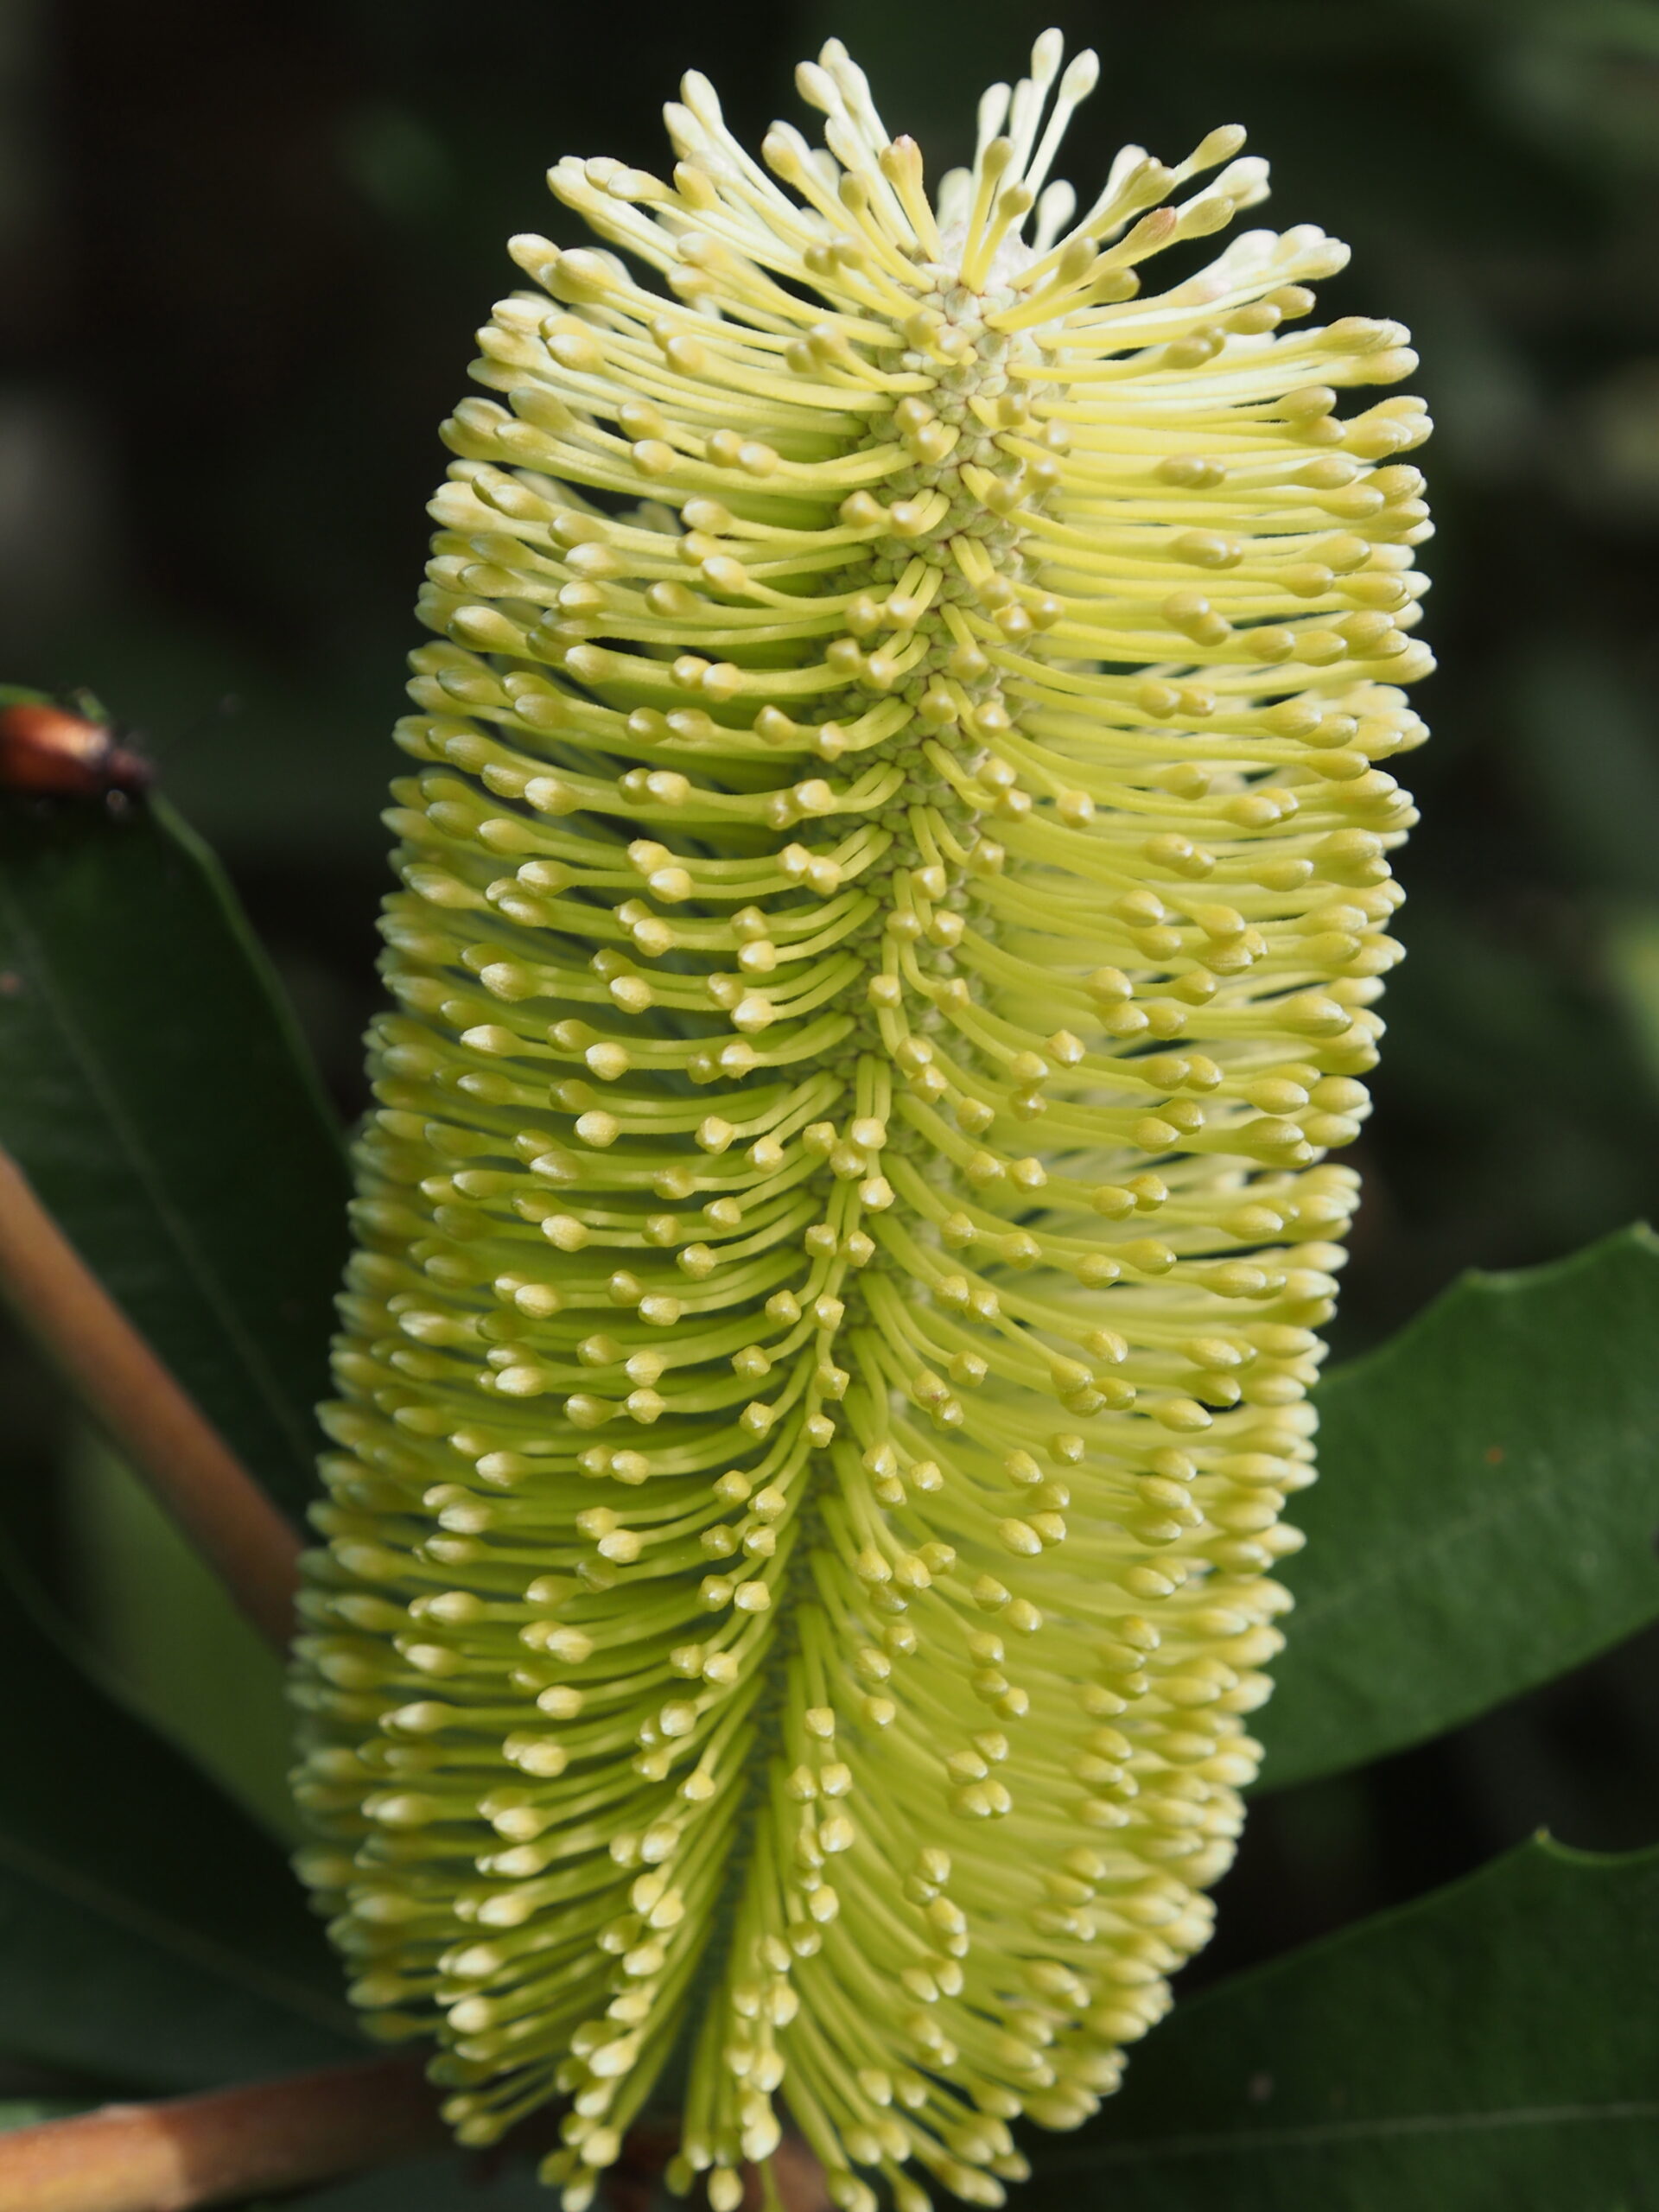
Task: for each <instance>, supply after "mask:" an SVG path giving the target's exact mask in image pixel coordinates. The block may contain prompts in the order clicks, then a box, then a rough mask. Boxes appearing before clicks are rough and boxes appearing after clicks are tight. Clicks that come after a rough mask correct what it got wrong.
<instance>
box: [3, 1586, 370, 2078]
mask: <svg viewBox="0 0 1659 2212" xmlns="http://www.w3.org/2000/svg"><path fill="white" fill-rule="evenodd" d="M0 1667H3V1669H4V1674H5V1679H6V1681H8V1683H10V1685H11V1686H12V1688H11V1694H9V1695H8V1696H7V1697H6V1698H4V1699H3V1700H0V1960H3V1961H4V1966H3V1971H0V2051H3V2052H4V2053H6V2054H7V2055H9V2056H11V2057H13V2058H16V2059H22V2060H26V2061H27V2062H29V2063H30V2064H31V2065H35V2066H40V2067H44V2068H48V2069H54V2070H57V2071H60V2072H62V2073H67V2074H69V2075H77V2076H79V2077H81V2078H84V2079H86V2080H88V2081H92V2082H108V2083H110V2084H111V2085H112V2086H115V2087H118V2088H123V2089H125V2090H132V2091H137V2092H140V2093H143V2094H163V2093H167V2092H171V2091H181V2090H186V2089H191V2088H203V2087H206V2086H208V2085H210V2084H212V2083H214V2082H227V2081H236V2080H240V2079H244V2078H247V2077H251V2076H255V2075H261V2074H269V2073H277V2072H280V2071H282V2070H283V2069H285V2068H289V2067H298V2066H305V2065H316V2064H326V2063H328V2062H329V2061H330V2060H333V2059H346V2058H349V2057H351V2056H353V2055H357V2054H359V2053H360V2051H361V2045H360V2044H359V2043H358V2042H357V2040H356V2038H355V2037H354V2035H353V2031H352V2027H351V2024H350V2019H349V2016H348V2013H347V2009H346V2005H345V2004H344V2002H343V2001H342V1999H340V1997H339V1996H338V1995H337V1994H336V1992H337V1989H338V1974H337V1970H336V1969H335V1968H334V1967H333V1965H332V1964H331V1962H330V1960H329V1958H328V1956H327V1947H326V1945H325V1944H324V1942H323V1940H322V1936H321V1930H320V1929H319V1928H318V1926H317V1923H315V1920H314V1919H313V1918H312V1917H311V1915H310V1913H309V1911H308V1909H307V1907H306V1904H305V1902H304V1900H303V1897H302V1894H301V1891H300V1890H299V1887H298V1885H297V1884H296V1882H295V1880H294V1878H293V1877H292V1875H291V1874H290V1873H289V1869H288V1867H287V1866H286V1865H285V1863H284V1861H283V1854H282V1852H281V1851H280V1849H279V1848H278V1847H277V1845H276V1844H274V1843H273V1842H271V1841H270V1839H269V1838H268V1837H266V1836H265V1835H264V1834H262V1833H261V1831H260V1830H259V1829H258V1828H257V1827H255V1826H254V1825H253V1823H252V1822H251V1821H250V1820H249V1819H248V1818H247V1817H246V1816H245V1815H244V1814H243V1813H241V1812H240V1811H238V1809H237V1808H236V1807H235V1806H233V1805H232V1804H231V1803H230V1802H229V1801H228V1800H227V1799H226V1798H225V1797H222V1796H220V1795H219V1791H218V1790H217V1789H214V1788H213V1786H212V1784H211V1783H207V1781H205V1780H204V1779H203V1778H202V1777H201V1776H200V1775H199V1774H198V1773H197V1772H196V1770H195V1769H194V1767H192V1766H191V1765H190V1764H188V1762H187V1761H186V1760H185V1759H184V1758H181V1756H180V1754H179V1753H178V1752H176V1751H174V1750H173V1748H172V1747H171V1745H168V1743H167V1742H166V1741H165V1740H164V1739H163V1738H161V1737H160V1736H157V1735H156V1733H155V1732H153V1731H152V1730H150V1729H149V1727H147V1726H145V1725H144V1724H143V1722H142V1721H140V1720H137V1719H134V1718H133V1716H132V1715H131V1714H130V1713H127V1712H126V1711H125V1710H124V1709H123V1707H121V1706H120V1705H119V1704H118V1702H117V1701H116V1700H115V1698H114V1697H112V1696H111V1695H109V1694H105V1691H104V1690H102V1689H101V1688H99V1687H98V1685H97V1684H96V1683H95V1681H93V1680H92V1677H91V1676H90V1675H89V1674H88V1673H86V1671H84V1670H83V1669H81V1668H79V1666H78V1665H77V1664H76V1663H75V1662H74V1660H73V1658H72V1656H70V1653H69V1651H68V1650H67V1648H66V1646H65V1643H64V1642H63V1640H62V1638H61V1637H60V1633H59V1632H58V1631H57V1630H56V1628H55V1624H54V1623H52V1621H51V1620H50V1618H49V1617H47V1616H44V1615H41V1614H39V1613H37V1612H36V1611H35V1600H34V1599H33V1598H32V1596H31V1593H30V1592H29V1587H28V1586H27V1584H25V1583H24V1582H23V1581H22V1580H20V1579H17V1578H16V1577H12V1578H10V1580H9V1586H5V1587H0ZM20 1693H23V1694H20Z"/></svg>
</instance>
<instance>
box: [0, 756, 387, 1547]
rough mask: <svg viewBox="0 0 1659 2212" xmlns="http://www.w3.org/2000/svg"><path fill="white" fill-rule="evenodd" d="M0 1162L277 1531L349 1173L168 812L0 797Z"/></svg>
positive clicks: (300, 1432)
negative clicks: (215, 1440)
mask: <svg viewBox="0 0 1659 2212" xmlns="http://www.w3.org/2000/svg"><path fill="white" fill-rule="evenodd" d="M0 1067H3V1069H4V1071H5V1079H4V1082H3V1084H0V1146H3V1147H5V1149H6V1150H7V1151H9V1152H10V1153H11V1154H12V1155H13V1156H14V1157H15V1158H16V1160H17V1161H18V1162H19V1164H20V1165H21V1166H22V1168H23V1170H24V1172H25V1173H27V1174H28V1176H29V1179H30V1180H31V1182H32V1183H33V1184H34V1185H35V1190H36V1192H38V1194H39V1196H40V1198H41V1202H42V1204H43V1205H46V1207H47V1208H48V1211H50V1212H51V1213H52V1214H53V1215H54V1217H55V1218H56V1219H57V1220H58V1221H59V1223H60V1224H61V1225H62V1227H63V1229H64V1230H65V1232H66V1233H67V1236H69V1237H70V1238H71V1239H72V1240H73V1243H75V1245H76V1246H77V1247H78V1249H79V1251H80V1253H81V1255H82V1256H83V1257H84V1258H85V1259H86V1262H87V1263H88V1265H89V1266H91V1267H92V1268H93V1269H94V1271H95V1272H96V1273H97V1274H98V1275H99V1278H100V1279H101V1280H102V1281H103V1282H104V1283H105V1286H106V1287H108V1288H109V1290H110V1291H111V1293H112V1294H113V1295H114V1296H115V1297H116V1298H117V1299H118V1300H119V1301H120V1302H121V1304H122V1305H123V1306H124V1308H125V1309H126V1311H127V1313H128V1314H129V1315H130V1318H131V1319H132V1320H133V1322H134V1323H135V1324H136V1325H137V1327H138V1328H139V1330H140V1331H141V1332H143V1334H144V1335H145V1336H146V1337H147V1338H149V1341H150V1343H151V1344H153V1345H154V1346H155V1348H156V1351H157V1352H158V1353H159V1354H160V1356H161V1357H162V1359H163V1361H165V1363H167V1364H168V1366H169V1367H170V1368H171V1369H172V1370H173V1372H174V1373H175V1375H176V1376H177V1377H178V1379H179V1380H180V1382H181V1383H182V1384H183V1385H184V1387H185V1388H186V1389H188V1391H189V1392H190V1393H191V1395H193V1396H194V1398H195V1399H196V1400H197V1402H199V1403H200V1406H201V1407H202V1408H203V1410H204V1411H205V1412H206V1413H207V1415H208V1417H209V1419H210V1420H212V1421H213V1422H214V1423H215V1424H216V1425H217V1426H218V1427H219V1430H220V1431H221V1432H222V1433H223V1434H224V1435H225V1437H226V1439H227V1440H228V1441H229V1442H230V1443H231V1445H232V1447H233V1448H234V1449H235V1450H236V1451H237V1452H239V1453H240V1454H241V1456H242V1458H243V1459H245V1461H246V1463H247V1465H249V1466H250V1468H251V1470H252V1471H253V1472H254V1473H255V1474H256V1475H257V1476H258V1477H259V1478H260V1479H261V1480H262V1481H263V1482H264V1484H266V1485H267V1486H268V1488H269V1489H270V1491H271V1492H272V1493H273V1495H274V1496H275V1497H277V1500H278V1502H279V1503H282V1504H283V1506H285V1507H286V1508H287V1509H288V1510H289V1511H290V1512H291V1513H294V1514H295V1515H296V1516H298V1514H299V1513H300V1512H301V1511H302V1510H303V1507H304V1505H305V1503H306V1502H307V1500H308V1498H309V1497H311V1496H312V1495H313V1491H314V1478H313V1473H312V1461H313V1458H314V1455H315V1450H316V1446H317V1439H316V1435H315V1429H314V1426H313V1421H312V1413H311V1408H313V1406H314V1405H315V1403H316V1401H317V1400H318V1398H319V1397H321V1395H322V1393H323V1391H324V1389H325V1388H326V1384H327V1370H326V1364H325V1362H326V1351H327V1341H328V1336H329V1331H330V1327H331V1325H332V1312H331V1301H332V1300H333V1297H334V1291H335V1288H336V1287H337V1285H338V1282H339V1279H340V1268H341V1264H342V1262H343V1258H344V1254H345V1249H346V1224H345V1205H346V1169H345V1165H344V1161H343V1159H342V1155H341V1151H340V1143H339V1141H338V1137H337V1135H336V1133H335V1130H334V1127H333V1124H332V1122H331V1119H330V1116H329V1113H328V1109H327V1105H326V1103H324V1101H323V1099H322V1096H321V1092H320V1091H319V1090H318V1088H317V1085H316V1082H315V1077H314V1075H313V1073H312V1071H311V1069H310V1066H309V1064H308V1060H307V1058H306V1057H305V1052H304V1048H303V1046H302V1045H301V1043H300V1042H299V1039H298V1038H297V1036H296V1032H295V1030H294V1027H293V1025H292V1022H291V1020H289V1015H288V1014H287V1012H286V1010H285V1009H284V1007H283V1004H282V1001H281V1000H280V998H279V996H278V995H277V989H276V987H275V985H274V983H273V981H272V978H271V976H270V973H269V971H268V969H267V968H266V966H265V963H264V959H263V957H262V956H261V954H260V952H259V950H258V948H257V945H256V944H254V941H253V939H252V938H251V935H250V933H249V931H248V928H247V925H246V923H245V920H244V918H243V917H242V914H241V912H240V911H239V909H238V906H237V905H236V902H235V899H234V898H233V896H232V893H231V891H230V889H229V887H228V886H227V885H226V882H225V880H224V878H223V877H222V875H221V874H220V873H219V868H218V866H217V864H216V863H215V861H213V857H212V855H210V854H209V853H208V852H207V850H206V849H205V848H204V847H203V846H202V845H201V844H200V842H199V841H198V840H197V839H196V838H195V837H194V836H193V835H192V833H191V832H190V830H189V829H188V828H186V826H185V825H184V823H181V821H180V820H179V819H178V817H177V816H175V814H174V813H173V812H172V811H171V810H170V809H169V808H168V806H167V805H166V804H165V803H164V802H162V801H151V802H149V803H143V804H137V805H133V806H130V807H129V808H128V809H127V810H125V811H124V812H121V813H111V812H108V811H106V810H105V809H104V808H103V807H101V806H99V805H98V804H94V803H91V802H86V801H71V800H52V801H36V800H22V799H18V798H0Z"/></svg>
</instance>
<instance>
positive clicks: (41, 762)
mask: <svg viewBox="0 0 1659 2212" xmlns="http://www.w3.org/2000/svg"><path fill="white" fill-rule="evenodd" d="M152 775H153V771H152V769H151V767H150V765H149V761H148V760H144V759H143V756H142V755H141V754H139V753H133V752H131V751H130V750H129V749H128V748H127V747H125V746H124V745H122V744H120V743H119V742H118V741H117V737H116V734H115V732H114V730H113V729H111V728H110V726H109V724H108V723H106V722H101V721H92V720H90V719H89V718H88V717H87V716H86V715H82V714H77V713H75V712H74V711H73V709H71V708H68V707H59V706H53V705H50V704H45V703H41V704H36V703H30V702H20V703H19V704H17V705H15V706H10V707H0V791H16V792H21V793H26V794H28V795H29V796H30V797H32V798H105V797H106V796H107V795H108V794H109V793H110V792H111V791H120V792H123V793H126V794H130V793H133V792H137V791H146V790H148V789H149V784H150V781H151V779H152Z"/></svg>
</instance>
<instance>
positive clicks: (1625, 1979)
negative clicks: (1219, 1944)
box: [1031, 1841, 1659, 2212]
mask: <svg viewBox="0 0 1659 2212" xmlns="http://www.w3.org/2000/svg"><path fill="white" fill-rule="evenodd" d="M1656 1979H1659V1851H1647V1852H1641V1853H1631V1854H1630V1856H1628V1857H1624V1858H1617V1859H1603V1858H1596V1857H1592V1856H1590V1855H1588V1854H1586V1853H1580V1852H1574V1851H1567V1850H1564V1849H1562V1848H1561V1847H1560V1846H1558V1845H1555V1844H1554V1843H1550V1842H1548V1841H1541V1842H1537V1843H1531V1844H1527V1845H1524V1846H1523V1847H1522V1848H1521V1849H1520V1850H1518V1851H1516V1852H1512V1853H1510V1854H1509V1855H1508V1856H1507V1857H1505V1858H1503V1859H1499V1860H1497V1861H1496V1862H1495V1863H1494V1864H1493V1865H1491V1866H1488V1867H1485V1868H1484V1869H1483V1870H1482V1871H1481V1872H1479V1873H1478V1874H1477V1875H1475V1876H1473V1877H1472V1878H1471V1879H1469V1880H1467V1881H1465V1882H1459V1883H1457V1884H1454V1885H1452V1887H1451V1888H1449V1889H1445V1890H1441V1891H1437V1892H1436V1893H1435V1894H1434V1895H1433V1896H1432V1897H1425V1898H1423V1899H1422V1900H1421V1901H1420V1902H1419V1903H1417V1904H1412V1905H1408V1906H1407V1907H1405V1908H1404V1909H1403V1910H1400V1911H1397V1912H1391V1913H1383V1914H1380V1915H1379V1916H1377V1917H1376V1918H1375V1919H1373V1920H1369V1921H1366V1922H1365V1923H1363V1924H1362V1925H1361V1926H1360V1927H1358V1928H1356V1929H1349V1930H1347V1931H1345V1932H1344V1934H1342V1935H1340V1936H1335V1937H1332V1939H1330V1940H1329V1941H1327V1942H1322V1943H1316V1944H1313V1945H1310V1946H1309V1947H1308V1948H1306V1950H1302V1951H1297V1952H1294V1953H1293V1954H1291V1955H1289V1956H1288V1957H1287V1958H1284V1959H1280V1960H1275V1961H1274V1962H1273V1964H1272V1965H1270V1966H1268V1967H1262V1968H1261V1969H1259V1970H1258V1971H1257V1972H1255V1973H1254V1974H1243V1975H1240V1976H1239V1977H1238V1978H1237V1979H1236V1980H1233V1981H1230V1982H1226V1983H1224V1984H1223V1985H1222V1986H1220V1987H1219V1988H1217V1989H1216V1990H1213V1991H1211V1992H1209V1993H1206V1994H1205V1995H1204V1996H1202V1997H1198V1998H1196V1999H1193V2000H1192V2002H1191V2003H1189V2004H1186V2005H1178V2006H1177V2007H1176V2009H1175V2011H1174V2012H1173V2014H1172V2015H1171V2017H1170V2018H1169V2020H1168V2022H1167V2023H1166V2024H1165V2025H1163V2026H1162V2027H1160V2029H1159V2030H1158V2031H1156V2033H1155V2034H1154V2036H1153V2037H1152V2038H1151V2040H1150V2041H1149V2042H1148V2043H1147V2044H1146V2045H1145V2047H1144V2048H1143V2049H1142V2050H1141V2052H1140V2053H1139V2054H1138V2055H1137V2056H1136V2059H1135V2063H1134V2064H1133V2065H1132V2066H1131V2067H1130V2068H1129V2070H1128V2076H1127V2080H1126V2084H1125V2087H1124V2088H1123V2090H1122V2094H1120V2095H1119V2096H1118V2097H1117V2098H1116V2099H1115V2100H1114V2101H1113V2102H1112V2104H1111V2105H1110V2106H1109V2107H1108V2108H1107V2110H1106V2112H1105V2113H1103V2114H1102V2116H1101V2119H1100V2120H1098V2121H1097V2122H1096V2123H1095V2124H1094V2125H1093V2126H1090V2128H1089V2129H1088V2130H1086V2131H1085V2132H1084V2133H1081V2134H1079V2135H1077V2136H1074V2137H1072V2138H1071V2139H1070V2140H1069V2141H1068V2142H1065V2143H1060V2144H1057V2143H1053V2142H1052V2141H1049V2142H1042V2141H1039V2140H1037V2139H1033V2142H1032V2145H1031V2149H1032V2152H1033V2157H1034V2158H1036V2159H1037V2160H1038V2161H1039V2180H1038V2183H1037V2184H1036V2187H1035V2189H1034V2190H1033V2196H1038V2195H1039V2193H1041V2192H1044V2191H1045V2190H1052V2189H1053V2188H1054V2187H1055V2186H1056V2184H1059V2185H1061V2186H1063V2187H1064V2188H1065V2191H1066V2196H1067V2201H1068V2202H1071V2203H1072V2204H1074V2205H1077V2207H1078V2208H1079V2212H1091V2208H1093V2207H1094V2206H1096V2205H1098V2206H1099V2207H1101V2208H1102V2212H1108V2208H1109V2212H1199V2208H1202V2212H1217V2208H1218V2207H1222V2206H1224V2207H1225V2208H1226V2212H1309V2208H1311V2207H1313V2206H1315V2205H1317V2206H1318V2207H1319V2212H1401V2209H1402V2207H1405V2206H1412V2207H1418V2206H1421V2207H1422V2208H1424V2212H1428V2208H1430V2207H1432V2208H1433V2212H1511V2208H1519V2207H1522V2206H1525V2207H1529V2208H1531V2207H1536V2208H1538V2212H1637V2208H1638V2207H1640V2206H1643V2205H1647V2204H1650V2203H1651V2202H1653V2196H1652V2188H1653V2177H1654V2175H1655V2173H1656V2172H1659V2012H1656V2008H1655V2006H1654V2003H1653V1992H1654V1989H1655V1986H1656Z"/></svg>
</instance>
